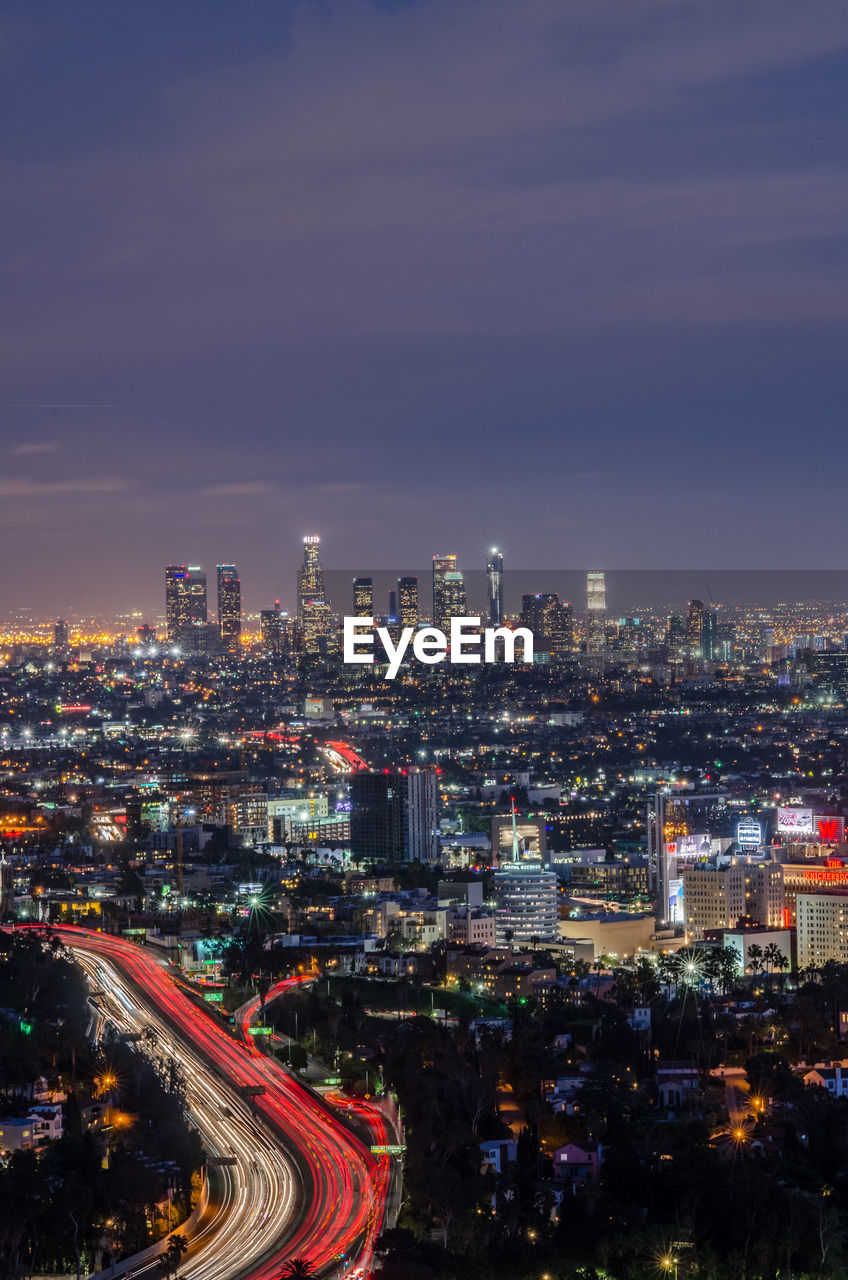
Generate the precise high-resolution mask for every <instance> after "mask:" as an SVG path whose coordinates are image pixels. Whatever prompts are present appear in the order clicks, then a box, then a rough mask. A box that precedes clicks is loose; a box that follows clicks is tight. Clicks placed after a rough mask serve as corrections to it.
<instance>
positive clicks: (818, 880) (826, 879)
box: [804, 868, 848, 884]
mask: <svg viewBox="0 0 848 1280" xmlns="http://www.w3.org/2000/svg"><path fill="white" fill-rule="evenodd" d="M804 879H805V880H809V881H811V882H812V883H813V884H848V871H837V870H835V869H834V868H828V869H827V870H822V869H821V868H816V869H813V868H811V869H810V870H809V871H805V872H804Z"/></svg>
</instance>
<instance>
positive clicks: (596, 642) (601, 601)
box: [586, 571, 607, 663]
mask: <svg viewBox="0 0 848 1280" xmlns="http://www.w3.org/2000/svg"><path fill="white" fill-rule="evenodd" d="M606 612H607V587H606V578H605V577H604V574H603V573H602V572H597V571H593V572H590V573H587V574H586V653H587V655H588V656H589V657H592V658H595V659H600V660H601V663H603V656H604V650H605V649H606Z"/></svg>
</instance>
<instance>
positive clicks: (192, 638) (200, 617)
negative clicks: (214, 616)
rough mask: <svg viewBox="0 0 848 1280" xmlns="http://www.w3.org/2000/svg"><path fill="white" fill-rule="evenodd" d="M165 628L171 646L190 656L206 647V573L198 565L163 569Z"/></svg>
mask: <svg viewBox="0 0 848 1280" xmlns="http://www.w3.org/2000/svg"><path fill="white" fill-rule="evenodd" d="M165 627H166V631H167V636H168V642H169V643H170V644H174V645H179V646H180V647H181V648H184V649H186V650H187V651H188V652H189V653H203V652H205V650H206V648H207V603H206V574H205V573H204V572H203V570H202V569H201V568H200V567H199V565H184V564H169V565H166V567H165Z"/></svg>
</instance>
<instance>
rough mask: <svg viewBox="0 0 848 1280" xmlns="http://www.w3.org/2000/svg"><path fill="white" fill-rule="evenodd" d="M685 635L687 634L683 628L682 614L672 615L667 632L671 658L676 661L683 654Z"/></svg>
mask: <svg viewBox="0 0 848 1280" xmlns="http://www.w3.org/2000/svg"><path fill="white" fill-rule="evenodd" d="M685 635H686V632H685V630H684V627H683V619H682V618H681V616H680V614H679V613H672V614H670V615H669V619H668V628H667V631H666V638H667V641H668V656H669V658H671V659H675V658H679V657H680V655H681V653H682V652H683V645H684V640H685Z"/></svg>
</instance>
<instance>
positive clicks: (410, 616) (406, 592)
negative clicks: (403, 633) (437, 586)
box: [397, 578, 418, 628]
mask: <svg viewBox="0 0 848 1280" xmlns="http://www.w3.org/2000/svg"><path fill="white" fill-rule="evenodd" d="M397 594H398V612H399V615H400V618H399V620H400V625H401V626H402V627H415V628H417V626H418V579H417V578H398V584H397Z"/></svg>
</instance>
